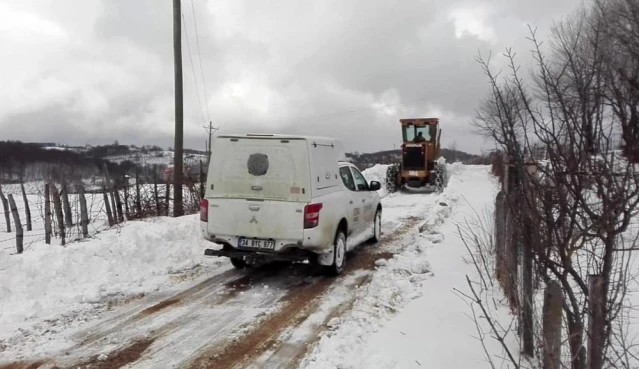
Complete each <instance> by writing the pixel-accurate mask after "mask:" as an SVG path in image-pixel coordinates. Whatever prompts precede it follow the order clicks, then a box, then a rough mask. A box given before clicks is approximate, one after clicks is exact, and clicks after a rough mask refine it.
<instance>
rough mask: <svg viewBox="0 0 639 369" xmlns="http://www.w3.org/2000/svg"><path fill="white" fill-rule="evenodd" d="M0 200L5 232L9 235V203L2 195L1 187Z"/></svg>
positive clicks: (0, 189) (0, 188) (0, 187)
mask: <svg viewBox="0 0 639 369" xmlns="http://www.w3.org/2000/svg"><path fill="white" fill-rule="evenodd" d="M0 200H2V207H3V208H4V221H5V222H6V223H7V232H8V233H11V218H10V217H9V202H8V201H7V198H6V197H5V196H4V193H2V186H0Z"/></svg>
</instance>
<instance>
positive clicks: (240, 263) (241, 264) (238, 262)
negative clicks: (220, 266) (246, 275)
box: [231, 258, 246, 269]
mask: <svg viewBox="0 0 639 369" xmlns="http://www.w3.org/2000/svg"><path fill="white" fill-rule="evenodd" d="M231 264H233V266H234V267H235V269H244V268H246V261H244V259H242V258H231Z"/></svg>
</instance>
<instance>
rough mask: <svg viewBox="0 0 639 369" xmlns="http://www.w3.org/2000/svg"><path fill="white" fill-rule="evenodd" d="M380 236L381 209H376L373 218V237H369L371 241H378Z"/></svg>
mask: <svg viewBox="0 0 639 369" xmlns="http://www.w3.org/2000/svg"><path fill="white" fill-rule="evenodd" d="M381 238H382V211H381V210H379V209H378V210H377V211H376V212H375V218H373V237H371V239H370V242H371V243H378V242H379V240H380V239H381Z"/></svg>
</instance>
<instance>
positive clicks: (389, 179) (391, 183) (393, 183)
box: [386, 164, 399, 193]
mask: <svg viewBox="0 0 639 369" xmlns="http://www.w3.org/2000/svg"><path fill="white" fill-rule="evenodd" d="M398 173H399V165H398V164H391V165H389V166H388V168H386V190H387V191H388V193H393V192H395V191H397V190H398V189H399V188H398V187H399V186H398V183H397V174H398Z"/></svg>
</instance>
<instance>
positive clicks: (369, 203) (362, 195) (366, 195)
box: [351, 167, 376, 232]
mask: <svg viewBox="0 0 639 369" xmlns="http://www.w3.org/2000/svg"><path fill="white" fill-rule="evenodd" d="M351 171H352V172H353V179H354V180H355V188H356V190H357V193H358V195H359V196H358V197H359V199H360V200H359V206H360V207H361V216H362V219H361V223H360V224H361V232H366V231H367V230H368V228H370V227H371V226H373V225H374V222H373V221H374V218H375V210H376V209H373V198H374V195H373V192H372V191H370V190H369V188H368V181H366V178H365V177H364V175H363V174H362V173H361V172H360V171H359V170H358V169H357V168H355V167H351Z"/></svg>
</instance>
